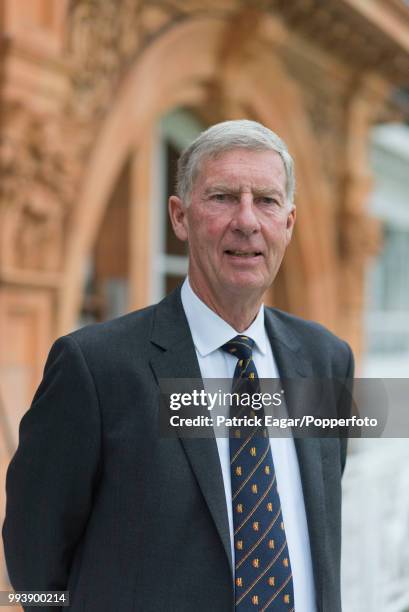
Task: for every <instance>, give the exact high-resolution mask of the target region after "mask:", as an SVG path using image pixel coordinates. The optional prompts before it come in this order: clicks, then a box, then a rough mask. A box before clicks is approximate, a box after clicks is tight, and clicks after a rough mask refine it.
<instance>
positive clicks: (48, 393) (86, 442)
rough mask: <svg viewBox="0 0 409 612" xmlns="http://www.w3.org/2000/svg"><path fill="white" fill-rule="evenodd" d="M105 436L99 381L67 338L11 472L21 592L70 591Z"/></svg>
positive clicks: (13, 546) (15, 573)
mask: <svg viewBox="0 0 409 612" xmlns="http://www.w3.org/2000/svg"><path fill="white" fill-rule="evenodd" d="M100 438H101V428H100V416H99V404H98V398H97V393H96V388H95V385H94V381H93V378H92V376H91V373H90V370H89V369H88V366H87V364H86V361H85V358H84V355H83V353H82V351H81V349H80V347H79V345H78V344H77V342H76V340H75V339H74V338H72V337H69V336H66V337H64V338H61V339H59V340H57V342H56V343H55V344H54V346H53V347H52V349H51V351H50V354H49V357H48V360H47V363H46V367H45V371H44V377H43V380H42V382H41V384H40V386H39V388H38V390H37V392H36V394H35V397H34V400H33V403H32V405H31V407H30V409H29V410H28V412H27V413H26V414H25V416H24V417H23V419H22V421H21V424H20V435H19V445H18V449H17V451H16V453H15V455H14V457H13V459H12V461H11V464H10V466H9V469H8V473H7V480H6V492H7V504H6V519H5V522H4V526H3V539H4V548H5V557H6V563H7V569H8V573H9V578H10V581H11V584H12V585H13V587H14V589H15V590H37V591H38V590H66V589H67V581H68V576H69V571H70V566H71V562H72V559H73V556H74V552H75V548H76V545H77V543H78V541H79V539H80V538H81V535H82V533H83V532H84V529H85V527H86V523H87V520H88V518H89V515H90V512H91V505H92V498H93V492H94V490H95V487H96V482H97V479H98V472H99V457H100ZM50 609H51V610H56V609H57V608H50Z"/></svg>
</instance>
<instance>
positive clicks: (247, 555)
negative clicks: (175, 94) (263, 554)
mask: <svg viewBox="0 0 409 612" xmlns="http://www.w3.org/2000/svg"><path fill="white" fill-rule="evenodd" d="M280 511H281V509H279V510H278V512H277V514H276V515H275V517H274V518H273V520H272V521H271V523H270V524H269V526H268V527H267V529H266V530H265V532H264V533H263V535H262V536H261V537H260V538H259V539H258V540H257V542H256V543H255V544H253V546H252V547H251V548H250V550H249V551H248V552H246V554H245V555H244V557H242V558H241V559H240V561H239V562H238V563H236V570H238V569H239V567H240V566H241V565H243V563H244V562H245V560H246V559H248V557H249V556H250V555H251V553H252V552H254V551H255V550H256V548H257V546H259V545H260V544H261V542H262V541H263V540H264V539H265V538H266V536H267V534H268V533H269V532H270V531H271V530H272V528H273V527H274V523H275V522H276V521H277V519H278V517H279V516H280Z"/></svg>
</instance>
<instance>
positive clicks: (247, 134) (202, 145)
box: [176, 119, 295, 205]
mask: <svg viewBox="0 0 409 612" xmlns="http://www.w3.org/2000/svg"><path fill="white" fill-rule="evenodd" d="M232 149H249V150H252V151H276V152H277V153H278V154H279V155H280V157H281V159H282V160H283V164H284V169H285V173H286V177H287V184H286V195H287V202H288V204H292V203H293V201H294V193H295V176H294V162H293V159H292V157H291V155H290V154H289V152H288V149H287V146H286V144H285V142H284V141H283V140H281V138H280V137H279V136H277V134H275V133H274V132H273V131H272V130H270V129H269V128H267V127H265V126H264V125H262V124H261V123H258V122H257V121H249V120H248V119H239V120H235V121H223V122H222V123H216V125H212V126H211V127H209V128H208V129H207V130H205V131H204V132H202V133H201V134H200V135H199V136H198V137H197V138H196V139H195V140H194V141H193V142H192V143H191V144H190V145H189V146H188V147H187V148H186V149H185V150H184V151H183V152H182V154H181V156H180V158H179V161H178V171H177V184H176V190H177V194H178V196H179V197H180V199H181V200H183V202H185V204H186V205H188V204H189V201H190V196H191V193H192V189H193V185H194V182H195V180H196V179H197V176H198V174H199V171H200V167H201V164H202V162H203V161H205V160H206V159H211V158H214V157H217V155H219V154H220V153H224V152H226V151H231V150H232Z"/></svg>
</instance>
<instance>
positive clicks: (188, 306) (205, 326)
mask: <svg viewBox="0 0 409 612" xmlns="http://www.w3.org/2000/svg"><path fill="white" fill-rule="evenodd" d="M181 298H182V304H183V308H184V311H185V314H186V318H187V320H188V323H189V327H190V331H191V333H192V338H193V342H194V345H195V347H196V349H197V350H198V351H199V353H200V355H201V356H202V357H205V356H206V355H209V354H210V353H212V352H213V351H215V350H217V349H219V348H220V347H221V346H222V345H223V344H225V343H226V342H228V341H229V340H231V339H232V338H234V337H235V336H237V334H238V333H239V332H237V331H236V330H235V329H234V328H233V327H232V326H231V325H229V324H228V323H227V322H226V321H224V319H222V318H221V317H219V315H218V314H216V313H215V312H214V311H213V310H211V308H209V307H208V306H206V304H205V303H204V302H202V300H201V299H200V298H199V297H198V296H197V295H196V293H195V292H194V291H193V289H192V287H191V286H190V283H189V279H188V278H187V277H186V279H185V281H184V283H183V285H182V290H181ZM240 334H242V335H246V336H249V337H250V338H252V339H253V340H254V342H255V348H256V349H258V350H259V351H260V352H261V353H262V354H263V355H265V354H266V352H267V334H266V330H265V327H264V305H263V304H262V305H261V306H260V310H259V311H258V314H257V316H256V318H255V319H254V321H253V322H252V324H251V325H250V326H249V327H248V328H247V329H245V330H244V331H243V332H240Z"/></svg>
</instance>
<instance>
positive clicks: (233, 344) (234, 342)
mask: <svg viewBox="0 0 409 612" xmlns="http://www.w3.org/2000/svg"><path fill="white" fill-rule="evenodd" d="M226 344H231V345H232V346H233V348H235V347H236V346H245V347H246V349H248V350H250V351H252V350H253V348H254V345H253V344H246V343H245V342H240V340H230V342H227V343H226Z"/></svg>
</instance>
